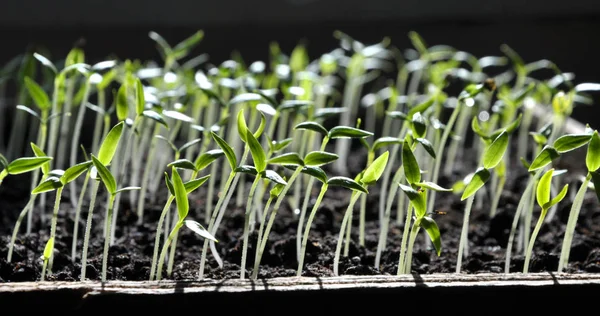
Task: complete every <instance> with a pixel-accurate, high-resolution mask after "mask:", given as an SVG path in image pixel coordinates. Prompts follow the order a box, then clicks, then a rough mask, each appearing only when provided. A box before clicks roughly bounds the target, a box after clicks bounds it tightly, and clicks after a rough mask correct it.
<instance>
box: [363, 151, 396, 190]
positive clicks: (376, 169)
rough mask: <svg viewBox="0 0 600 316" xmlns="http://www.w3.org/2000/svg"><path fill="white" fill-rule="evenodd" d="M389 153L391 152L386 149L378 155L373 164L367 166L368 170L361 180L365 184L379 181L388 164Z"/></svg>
mask: <svg viewBox="0 0 600 316" xmlns="http://www.w3.org/2000/svg"><path fill="white" fill-rule="evenodd" d="M389 155H390V152H389V151H386V152H384V153H383V154H381V155H380V156H379V157H377V159H375V160H374V161H373V162H372V163H371V165H369V167H367V170H365V172H364V174H363V175H362V178H361V179H360V181H361V182H362V183H363V184H365V185H371V184H374V183H375V182H377V180H379V178H380V177H381V175H382V174H383V171H384V170H385V167H386V166H387V162H388V157H389Z"/></svg>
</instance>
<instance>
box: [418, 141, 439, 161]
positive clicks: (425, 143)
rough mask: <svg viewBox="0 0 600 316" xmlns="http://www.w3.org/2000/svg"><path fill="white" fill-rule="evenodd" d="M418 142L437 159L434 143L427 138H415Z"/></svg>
mask: <svg viewBox="0 0 600 316" xmlns="http://www.w3.org/2000/svg"><path fill="white" fill-rule="evenodd" d="M415 140H416V141H417V143H419V144H421V145H422V146H423V148H425V151H426V152H427V153H428V154H429V156H431V157H432V158H433V159H436V155H435V149H434V148H433V144H431V142H429V141H428V140H427V139H426V138H415Z"/></svg>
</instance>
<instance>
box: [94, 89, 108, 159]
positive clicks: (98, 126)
mask: <svg viewBox="0 0 600 316" xmlns="http://www.w3.org/2000/svg"><path fill="white" fill-rule="evenodd" d="M98 107H99V108H101V109H102V110H105V109H106V94H105V92H104V89H98ZM103 116H104V115H103V114H102V113H96V120H95V122H94V134H93V136H92V152H93V153H97V152H98V148H99V147H100V138H101V137H102V138H103V137H104V135H100V133H101V131H102V118H103Z"/></svg>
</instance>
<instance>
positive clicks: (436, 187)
mask: <svg viewBox="0 0 600 316" xmlns="http://www.w3.org/2000/svg"><path fill="white" fill-rule="evenodd" d="M413 184H414V185H416V186H419V187H422V188H426V189H429V190H434V191H438V192H451V191H452V189H446V188H442V187H441V186H439V185H438V184H436V183H433V182H429V181H423V182H416V183H413Z"/></svg>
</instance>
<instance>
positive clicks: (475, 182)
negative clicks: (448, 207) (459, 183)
mask: <svg viewBox="0 0 600 316" xmlns="http://www.w3.org/2000/svg"><path fill="white" fill-rule="evenodd" d="M489 179H490V171H489V170H488V169H486V168H479V169H477V170H476V171H475V174H473V176H472V177H471V181H469V183H468V184H467V187H466V188H465V190H464V191H463V194H462V196H461V198H460V200H461V201H464V200H465V199H467V198H469V197H470V196H471V195H473V194H475V193H476V192H477V191H478V190H479V189H481V187H482V186H483V185H484V184H485V183H486V182H487V181H488V180H489Z"/></svg>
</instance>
